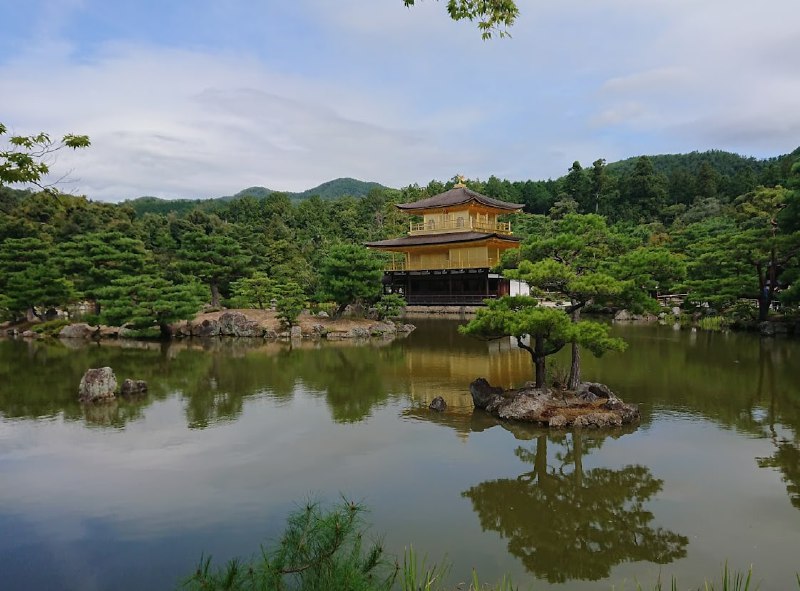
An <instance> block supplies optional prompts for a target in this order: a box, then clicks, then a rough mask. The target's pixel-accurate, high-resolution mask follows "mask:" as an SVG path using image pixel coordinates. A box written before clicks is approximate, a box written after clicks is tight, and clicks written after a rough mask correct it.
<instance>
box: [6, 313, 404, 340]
mask: <svg viewBox="0 0 800 591" xmlns="http://www.w3.org/2000/svg"><path fill="white" fill-rule="evenodd" d="M415 328H416V327H415V326H414V325H413V324H404V323H400V322H393V321H391V320H382V321H377V320H369V319H365V318H341V319H333V318H329V317H328V316H327V315H312V314H301V315H300V317H299V318H298V321H297V324H296V325H295V326H292V327H291V329H287V328H286V327H283V326H282V325H281V323H280V321H279V320H278V318H277V316H276V314H275V312H273V311H270V310H224V311H219V312H208V313H204V314H200V315H198V316H197V317H196V318H194V319H193V320H187V321H183V322H176V323H174V324H171V325H170V326H169V336H170V337H171V338H174V339H182V338H189V337H198V338H210V337H242V338H259V339H275V340H278V339H328V340H342V339H368V338H373V337H374V338H381V339H392V338H395V337H397V336H403V335H407V334H409V333H410V332H412V331H413V330H414V329H415ZM6 333H7V336H11V337H14V336H22V337H23V338H38V337H39V335H38V334H37V333H35V332H33V331H31V330H26V331H24V332H20V331H16V330H8V331H6ZM58 337H59V338H61V339H78V340H104V339H126V338H139V337H140V333H139V332H137V331H132V330H129V329H126V328H124V327H116V326H103V325H90V324H86V323H75V324H70V325H67V326H65V327H64V328H62V329H61V330H60V331H59V332H58Z"/></svg>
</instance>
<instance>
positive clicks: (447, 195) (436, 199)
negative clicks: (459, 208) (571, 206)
mask: <svg viewBox="0 0 800 591" xmlns="http://www.w3.org/2000/svg"><path fill="white" fill-rule="evenodd" d="M470 201H474V202H476V203H480V204H481V205H485V206H486V207H490V208H493V209H504V210H507V211H519V210H520V209H522V208H523V207H525V206H524V205H521V204H519V203H509V202H508V201H500V200H499V199H492V198H491V197H487V196H486V195H481V194H480V193H477V192H475V191H473V190H471V189H467V188H466V187H464V186H455V187H453V188H452V189H450V190H449V191H445V192H444V193H439V194H438V195H434V196H433V197H428V198H427V199H420V200H419V201H414V202H412V203H399V204H398V205H397V206H396V207H397V208H398V209H400V210H402V211H416V210H421V209H441V208H444V207H453V206H454V205H464V204H466V203H469V202H470Z"/></svg>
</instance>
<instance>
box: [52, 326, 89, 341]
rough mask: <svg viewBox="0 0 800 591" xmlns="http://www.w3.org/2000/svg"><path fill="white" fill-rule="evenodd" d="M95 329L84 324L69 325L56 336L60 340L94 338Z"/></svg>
mask: <svg viewBox="0 0 800 591" xmlns="http://www.w3.org/2000/svg"><path fill="white" fill-rule="evenodd" d="M94 333H95V328H93V327H91V326H89V325H88V324H86V323H83V322H79V323H78V324H69V325H67V326H65V327H64V328H62V329H61V332H59V333H58V336H59V337H60V338H62V339H90V338H92V336H94Z"/></svg>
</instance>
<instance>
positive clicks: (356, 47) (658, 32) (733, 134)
mask: <svg viewBox="0 0 800 591" xmlns="http://www.w3.org/2000/svg"><path fill="white" fill-rule="evenodd" d="M71 1H72V5H73V6H78V5H79V3H77V1H73V0H71ZM84 2H88V0H84ZM246 4H247V3H243V4H242V5H243V6H244V5H246ZM520 8H521V10H522V13H521V16H520V19H519V21H518V22H517V24H516V25H515V27H514V28H513V30H512V33H513V35H514V36H513V38H512V39H510V40H508V39H506V40H494V41H491V42H488V43H487V42H482V41H481V40H480V36H479V33H478V31H477V30H476V28H475V26H474V24H470V23H453V22H451V21H450V20H449V19H448V18H447V15H446V12H445V7H444V5H443V3H442V2H433V1H426V2H421V3H419V5H418V6H416V7H415V8H413V9H411V10H406V9H404V8H403V7H402V5H401V2H400V0H383V1H382V2H364V1H363V0H343V1H342V2H337V3H331V4H328V3H318V2H311V1H309V0H297V2H296V3H295V4H292V5H291V7H290V9H291V17H292V21H291V23H289V24H290V25H291V27H289V28H287V31H289V32H287V33H286V35H287V37H285V38H283V37H282V38H281V39H280V40H279V41H278V42H273V43H270V42H268V41H267V40H265V41H263V43H262V45H258V44H254V45H253V46H252V47H248V48H245V49H242V48H241V47H239V48H238V49H234V48H232V47H231V48H229V47H228V45H226V44H222V47H223V48H224V49H220V47H213V46H209V45H207V44H196V45H193V44H191V43H189V42H185V41H182V42H175V43H173V44H172V45H171V46H170V48H167V47H164V46H163V45H160V44H158V43H156V42H154V41H150V42H148V43H144V42H142V41H137V42H132V41H129V42H127V43H122V42H117V43H110V44H108V43H106V44H102V43H100V44H99V45H97V44H95V45H92V46H91V47H87V46H86V45H77V46H71V45H68V44H66V43H65V42H64V41H63V40H62V39H61V38H60V37H59V36H58V35H55V34H52V35H50V36H49V37H48V36H47V35H44V36H43V37H41V36H40V37H39V38H38V42H37V43H35V44H30V45H29V46H24V45H21V46H22V47H27V48H28V49H25V50H24V53H20V54H17V55H15V56H13V57H12V58H6V59H5V61H3V60H2V56H0V79H2V80H3V93H2V94H0V113H2V118H3V120H4V122H5V123H7V124H10V125H13V127H14V129H15V131H18V132H34V131H39V130H48V131H51V132H54V133H63V132H68V131H69V132H80V133H88V134H89V135H90V136H91V137H92V141H93V146H92V148H90V149H89V150H86V151H81V152H78V153H70V154H65V155H63V156H62V157H61V159H60V161H59V163H58V168H59V170H63V169H68V168H72V169H74V171H75V172H74V177H75V178H76V179H78V182H77V183H76V184H75V186H74V189H75V190H76V191H78V192H85V193H87V194H88V195H90V196H91V197H93V198H101V199H112V200H118V199H122V198H129V197H135V196H138V195H142V194H154V195H159V196H181V197H202V196H216V195H221V194H230V193H232V192H235V191H237V190H239V189H241V188H243V187H245V186H250V185H265V186H268V187H271V188H274V189H284V190H302V189H306V188H309V187H311V186H313V185H315V184H317V183H319V182H323V181H326V180H329V179H331V178H334V177H338V176H354V177H358V178H364V179H368V180H378V181H380V182H383V183H385V184H389V185H395V186H401V185H405V184H408V183H411V182H426V181H427V180H429V179H431V178H449V177H450V176H452V175H453V174H455V173H457V172H460V173H464V174H466V175H468V176H473V177H475V176H480V177H483V178H486V177H488V176H489V175H490V174H498V175H507V176H508V177H510V178H516V179H524V178H546V177H548V176H559V175H560V174H563V173H564V172H565V171H566V169H567V167H568V166H569V165H570V164H571V163H572V161H573V160H575V159H579V160H581V161H582V162H584V163H586V162H591V161H592V160H594V159H596V158H599V157H604V158H606V159H608V160H613V159H615V158H619V157H627V156H633V155H636V154H640V153H663V152H666V151H689V150H704V149H709V148H722V149H732V150H739V151H743V152H745V153H751V154H754V155H775V154H778V153H781V152H786V151H789V150H792V149H794V148H795V147H796V146H797V143H798V139H797V137H798V136H797V131H796V130H797V129H798V127H800V109H798V108H797V100H796V97H798V96H800V66H798V65H797V63H796V60H795V59H794V54H795V51H794V46H795V45H796V40H797V36H796V23H797V22H798V21H800V4H799V3H797V2H796V0H772V2H771V3H770V4H769V6H768V7H765V6H764V5H757V4H754V3H749V2H746V1H745V0H725V1H723V0H707V1H706V2H703V3H698V2H696V1H694V0H669V1H667V0H654V1H653V2H651V3H647V4H642V3H641V2H636V1H634V0H605V1H602V2H599V3H597V2H593V3H569V4H563V3H552V2H549V3H544V2H536V3H532V2H524V1H523V2H520ZM87 10H88V8H87ZM259 10H263V11H266V12H265V13H264V14H262V15H261V16H260V18H262V19H263V20H264V22H272V20H274V19H272V17H273V16H275V15H274V14H272V13H270V12H269V11H270V10H272V9H270V8H269V7H268V6H266V7H265V6H262V8H260V9H259ZM275 10H277V9H275ZM282 10H289V8H286V7H284V8H283V9H282ZM271 19H272V20H271ZM55 20H56V21H57V20H58V19H55ZM231 25H232V23H230V22H226V27H227V28H230V27H231ZM48 27H49V28H48ZM57 28H58V27H57V25H56V24H51V25H47V27H45V28H44V29H42V30H54V29H57ZM272 30H273V31H274V29H272ZM306 30H308V31H313V33H309V34H310V35H311V37H309V38H308V39H303V40H301V39H300V37H299V35H302V34H303V33H304V32H305V31H306ZM179 33H180V34H181V38H183V37H186V36H187V31H186V30H183V31H180V32H179ZM295 34H296V35H298V36H295ZM180 47H183V48H184V49H180Z"/></svg>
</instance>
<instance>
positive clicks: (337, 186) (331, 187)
mask: <svg viewBox="0 0 800 591" xmlns="http://www.w3.org/2000/svg"><path fill="white" fill-rule="evenodd" d="M386 188H387V187H384V186H383V185H381V184H380V183H374V182H367V181H359V180H358V179H352V178H339V179H334V180H332V181H328V182H326V183H322V184H321V185H318V186H316V187H314V188H312V189H307V190H305V191H302V192H300V193H292V192H289V191H275V190H274V189H268V188H266V187H248V188H247V189H242V190H241V191H239V192H238V193H236V194H234V195H227V196H225V197H216V198H212V199H160V198H158V197H138V198H136V199H129V200H127V201H125V202H124V204H125V205H128V206H130V207H132V208H133V210H134V211H135V212H136V215H137V216H141V215H144V214H145V213H157V214H160V215H165V214H168V213H172V212H174V213H177V214H179V215H181V214H184V213H187V212H189V211H191V210H192V209H194V208H195V207H198V206H201V207H206V208H209V209H212V208H213V207H214V205H215V204H216V203H219V202H220V201H233V200H235V199H241V198H242V197H253V198H255V199H265V198H267V197H268V196H269V195H271V194H273V193H283V194H284V195H286V196H288V197H289V198H290V199H292V200H301V199H308V198H309V197H313V196H314V195H318V196H319V197H320V198H322V199H338V198H340V197H345V196H347V195H349V196H351V197H357V198H360V197H365V196H366V195H367V194H368V193H369V192H370V191H371V190H372V189H386Z"/></svg>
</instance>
